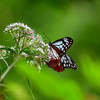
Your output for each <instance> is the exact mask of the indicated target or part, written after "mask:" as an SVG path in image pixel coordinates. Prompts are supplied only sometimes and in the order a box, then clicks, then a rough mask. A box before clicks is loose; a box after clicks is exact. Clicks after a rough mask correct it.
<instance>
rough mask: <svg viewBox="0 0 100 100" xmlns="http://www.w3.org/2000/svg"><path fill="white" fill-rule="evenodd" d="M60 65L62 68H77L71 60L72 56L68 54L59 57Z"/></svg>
mask: <svg viewBox="0 0 100 100" xmlns="http://www.w3.org/2000/svg"><path fill="white" fill-rule="evenodd" d="M60 62H61V65H62V66H63V68H72V69H77V66H76V64H75V63H74V61H73V60H72V58H71V57H70V56H68V55H67V54H64V55H63V56H62V58H61V61H60Z"/></svg>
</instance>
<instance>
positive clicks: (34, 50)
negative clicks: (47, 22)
mask: <svg viewBox="0 0 100 100" xmlns="http://www.w3.org/2000/svg"><path fill="white" fill-rule="evenodd" d="M4 32H5V33H6V34H7V33H9V34H11V35H12V37H13V39H14V42H15V46H14V47H10V49H11V50H13V51H14V52H15V53H16V54H20V55H21V56H24V57H25V58H26V59H27V62H29V64H30V65H34V64H37V65H38V68H39V69H41V68H40V67H39V66H41V65H43V64H45V62H48V61H49V60H50V59H51V57H50V53H49V45H48V44H45V43H44V42H43V39H42V37H41V36H40V35H39V34H34V30H32V29H31V28H30V27H28V26H27V25H24V23H20V22H19V23H13V24H10V25H9V26H7V27H6V29H5V31H4Z"/></svg>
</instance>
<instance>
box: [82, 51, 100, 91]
mask: <svg viewBox="0 0 100 100" xmlns="http://www.w3.org/2000/svg"><path fill="white" fill-rule="evenodd" d="M80 64H81V67H82V68H81V70H82V73H83V75H84V77H85V78H86V79H87V81H88V82H89V84H90V85H92V87H93V88H95V89H96V90H97V91H98V92H100V77H99V75H100V61H99V60H96V59H92V58H91V57H90V56H89V54H87V53H84V55H82V57H80Z"/></svg>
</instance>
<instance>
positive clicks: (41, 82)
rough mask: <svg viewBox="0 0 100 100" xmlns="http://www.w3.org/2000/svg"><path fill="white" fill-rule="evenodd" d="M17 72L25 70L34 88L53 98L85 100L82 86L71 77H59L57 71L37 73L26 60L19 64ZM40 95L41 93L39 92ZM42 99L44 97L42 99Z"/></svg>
mask: <svg viewBox="0 0 100 100" xmlns="http://www.w3.org/2000/svg"><path fill="white" fill-rule="evenodd" d="M16 69H17V72H21V73H23V72H25V73H26V74H27V76H28V78H29V80H30V82H31V85H32V86H31V87H34V88H33V90H36V91H38V92H39V93H41V95H44V96H45V97H47V98H49V99H52V100H55V99H57V100H83V94H82V91H81V89H80V86H79V85H78V84H77V82H75V81H74V80H71V79H63V78H59V77H58V76H57V74H56V72H55V73H49V72H46V71H45V70H44V71H41V72H40V73H37V72H36V71H35V70H34V69H32V67H29V66H27V65H26V64H25V63H24V62H20V63H19V64H18V65H17V68H16ZM37 95H38V96H39V94H37ZM41 100H42V99H41Z"/></svg>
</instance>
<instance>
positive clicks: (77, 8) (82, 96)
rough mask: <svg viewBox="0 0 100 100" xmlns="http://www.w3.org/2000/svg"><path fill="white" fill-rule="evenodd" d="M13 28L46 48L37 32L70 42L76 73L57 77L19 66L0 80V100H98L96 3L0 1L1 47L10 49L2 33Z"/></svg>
mask: <svg viewBox="0 0 100 100" xmlns="http://www.w3.org/2000/svg"><path fill="white" fill-rule="evenodd" d="M14 22H23V23H25V24H27V25H28V26H29V27H31V28H32V29H34V30H35V31H36V32H37V33H39V34H41V35H42V36H43V38H44V40H45V41H46V42H48V41H49V40H48V39H47V38H46V37H45V36H44V35H43V33H42V32H44V33H45V34H46V35H47V36H48V38H49V39H50V41H51V42H53V41H55V40H57V39H59V38H62V37H71V38H72V39H73V40H74V43H73V45H72V47H71V48H70V49H69V50H68V52H67V54H69V55H70V56H71V57H72V58H73V59H74V61H75V62H76V64H77V67H78V69H77V70H72V69H66V70H65V71H64V72H61V73H58V72H55V71H54V70H52V69H51V68H49V67H48V66H47V65H45V66H42V67H41V68H42V70H41V71H40V73H39V74H37V73H36V72H35V71H34V70H33V69H32V68H30V67H27V66H26V63H25V62H24V61H19V62H18V64H17V66H16V67H14V68H13V69H12V70H11V71H10V72H9V73H8V74H7V76H6V77H5V78H4V80H3V82H4V84H5V86H4V87H3V88H1V89H0V96H1V98H3V99H4V98H5V99H4V100H34V98H35V100H100V0H0V45H5V46H8V47H10V46H12V45H13V42H11V41H6V40H10V39H11V37H10V36H7V35H5V34H4V33H3V31H4V29H5V27H6V26H7V25H9V24H11V23H14ZM0 61H1V60H0ZM9 61H10V59H9ZM0 66H2V64H0ZM25 73H26V74H27V76H28V79H29V82H30V85H29V84H28V80H27V78H26V75H25ZM2 90H3V92H2ZM31 91H32V93H31Z"/></svg>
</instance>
